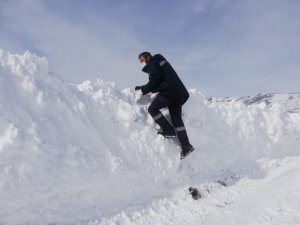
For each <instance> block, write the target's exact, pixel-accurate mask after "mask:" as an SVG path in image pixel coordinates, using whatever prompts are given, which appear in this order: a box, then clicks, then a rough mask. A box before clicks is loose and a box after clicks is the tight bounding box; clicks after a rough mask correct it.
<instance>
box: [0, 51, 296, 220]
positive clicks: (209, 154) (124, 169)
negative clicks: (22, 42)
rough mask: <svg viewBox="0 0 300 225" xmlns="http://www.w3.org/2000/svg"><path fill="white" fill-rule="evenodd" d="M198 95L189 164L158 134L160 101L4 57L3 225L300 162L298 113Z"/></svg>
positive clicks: (97, 209)
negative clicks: (151, 111) (275, 161)
mask: <svg viewBox="0 0 300 225" xmlns="http://www.w3.org/2000/svg"><path fill="white" fill-rule="evenodd" d="M190 94H191V97H190V100H189V101H188V102H187V103H186V105H185V106H184V112H183V114H184V120H185V123H186V127H187V130H188V133H189V136H190V139H191V143H192V144H193V145H194V146H195V147H196V151H195V153H193V157H191V158H189V159H188V161H187V162H189V163H188V164H186V165H185V164H184V163H182V164H180V160H179V148H178V147H177V144H176V141H173V140H165V139H163V138H162V137H159V136H157V135H156V131H155V129H156V128H155V126H154V123H153V120H152V118H150V116H149V115H148V113H147V105H148V104H149V102H150V99H151V97H153V96H142V95H141V93H137V92H134V91H132V90H130V89H125V90H123V91H120V90H118V88H117V87H116V86H115V84H114V83H112V82H104V81H102V80H97V81H96V82H90V81H85V82H83V83H82V84H78V85H75V84H67V83H65V82H64V81H62V80H61V79H60V78H59V77H58V76H57V75H55V74H54V73H53V72H51V71H50V70H49V67H48V63H47V61H46V59H44V58H40V57H38V56H36V55H33V54H31V53H29V52H26V53H25V54H24V55H12V54H10V53H8V52H6V51H4V50H0V190H1V191H0V199H1V202H0V224H11V225H13V224H29V223H30V224H50V223H58V224H74V223H78V222H80V221H89V220H92V219H95V218H101V217H106V216H110V215H114V214H115V213H118V212H120V211H122V210H124V209H126V208H127V209H128V208H129V207H132V206H135V207H136V206H137V205H139V206H141V207H142V206H143V205H145V204H147V202H149V200H151V201H152V200H153V199H157V198H161V197H165V196H172V194H173V193H174V191H176V190H178V189H180V188H181V189H182V188H185V187H186V186H188V185H199V184H202V183H205V182H215V181H217V180H219V179H222V180H228V181H229V180H232V182H233V181H234V180H236V179H239V178H241V177H251V178H259V177H263V176H264V175H265V174H264V172H263V171H264V170H262V168H261V166H260V164H259V163H257V159H260V158H262V157H268V158H280V157H284V156H292V155H297V154H298V155H299V147H298V146H299V138H298V137H299V136H300V126H299V125H300V114H298V113H293V114H291V113H288V112H287V111H286V110H284V108H283V107H282V106H280V105H278V104H276V103H275V104H273V106H272V107H266V105H265V104H264V103H261V104H259V105H254V106H246V105H245V104H242V103H240V102H231V103H228V104H219V103H217V102H214V103H211V102H207V101H206V99H205V97H204V96H203V95H202V94H201V93H199V92H198V91H196V90H190ZM164 113H166V112H164ZM233 178H234V179H233Z"/></svg>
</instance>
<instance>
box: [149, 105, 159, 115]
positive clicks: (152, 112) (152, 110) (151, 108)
mask: <svg viewBox="0 0 300 225" xmlns="http://www.w3.org/2000/svg"><path fill="white" fill-rule="evenodd" d="M148 112H149V114H150V115H151V116H155V115H156V114H158V113H159V110H158V109H157V108H156V107H155V106H154V105H152V104H151V105H150V106H149V107H148Z"/></svg>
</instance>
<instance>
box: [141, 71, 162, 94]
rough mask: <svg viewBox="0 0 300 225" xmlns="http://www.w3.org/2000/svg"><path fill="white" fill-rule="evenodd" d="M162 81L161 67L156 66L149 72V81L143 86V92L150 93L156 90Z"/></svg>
mask: <svg viewBox="0 0 300 225" xmlns="http://www.w3.org/2000/svg"><path fill="white" fill-rule="evenodd" d="M161 82H162V74H161V71H160V70H159V68H157V67H154V68H152V69H151V71H150V72H149V82H148V83H147V84H146V85H143V86H142V89H141V90H142V92H143V94H144V95H145V94H148V93H149V92H152V91H154V90H156V89H157V88H158V87H159V85H160V83H161Z"/></svg>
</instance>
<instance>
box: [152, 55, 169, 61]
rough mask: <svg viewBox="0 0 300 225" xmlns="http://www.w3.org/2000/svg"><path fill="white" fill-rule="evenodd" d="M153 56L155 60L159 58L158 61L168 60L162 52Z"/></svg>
mask: <svg viewBox="0 0 300 225" xmlns="http://www.w3.org/2000/svg"><path fill="white" fill-rule="evenodd" d="M152 58H153V59H154V60H158V61H161V60H166V58H165V57H164V56H162V55H161V54H155V55H154V56H153V57H152Z"/></svg>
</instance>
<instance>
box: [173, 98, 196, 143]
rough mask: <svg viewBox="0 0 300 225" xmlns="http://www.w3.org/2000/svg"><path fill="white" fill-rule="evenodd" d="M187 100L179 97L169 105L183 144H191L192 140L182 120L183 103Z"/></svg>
mask: <svg viewBox="0 0 300 225" xmlns="http://www.w3.org/2000/svg"><path fill="white" fill-rule="evenodd" d="M185 101H186V100H185V99H184V98H179V99H177V100H175V101H174V102H172V103H171V104H170V105H169V112H170V116H171V120H172V123H173V126H174V128H175V131H176V133H177V137H178V140H179V142H180V144H181V146H190V145H191V144H190V141H189V138H188V136H187V132H186V129H185V126H184V123H183V120H182V115H181V114H182V105H183V103H184V102H185Z"/></svg>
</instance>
